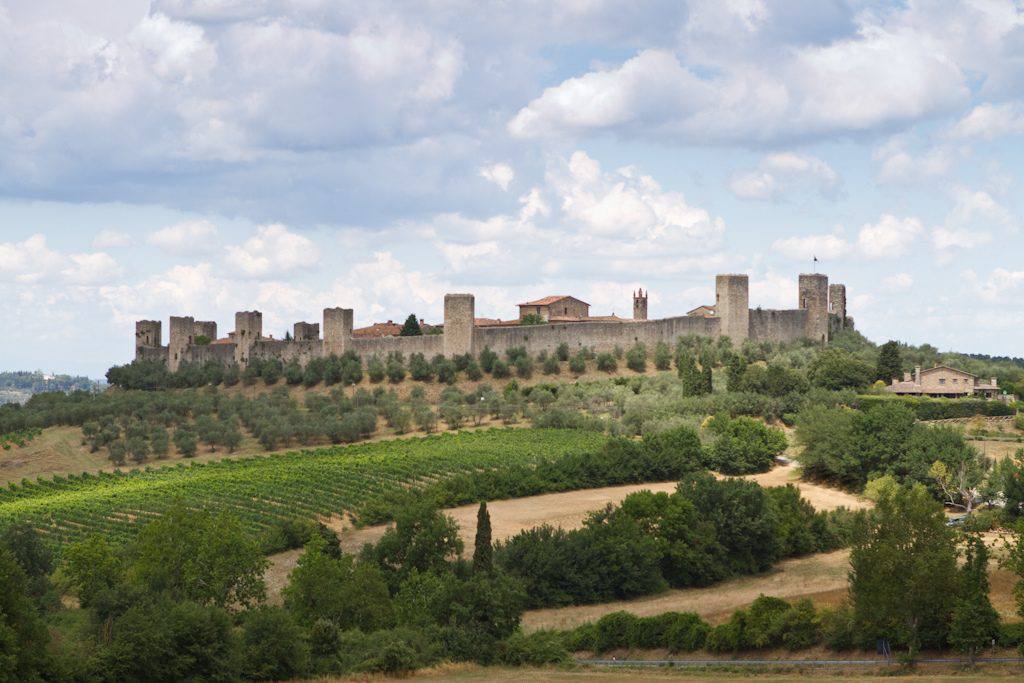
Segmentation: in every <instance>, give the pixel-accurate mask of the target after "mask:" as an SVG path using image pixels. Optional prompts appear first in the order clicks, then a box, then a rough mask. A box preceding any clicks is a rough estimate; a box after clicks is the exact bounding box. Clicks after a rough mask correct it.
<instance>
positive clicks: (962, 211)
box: [946, 187, 1017, 231]
mask: <svg viewBox="0 0 1024 683" xmlns="http://www.w3.org/2000/svg"><path fill="white" fill-rule="evenodd" d="M953 198H954V200H955V204H954V206H953V210H952V211H951V212H950V214H949V216H948V217H947V218H946V223H947V225H948V226H952V227H955V228H964V229H967V228H974V229H975V230H981V231H984V228H985V227H989V226H999V227H1002V228H1005V229H1007V230H1009V231H1015V230H1016V228H1017V225H1016V222H1015V221H1014V219H1013V216H1012V215H1011V214H1010V212H1009V211H1008V210H1007V209H1006V207H1004V206H1003V205H1002V204H1000V203H999V202H998V201H996V199H995V198H994V197H993V196H992V195H991V194H989V193H988V192H986V191H984V190H971V189H969V188H966V187H955V188H954V189H953Z"/></svg>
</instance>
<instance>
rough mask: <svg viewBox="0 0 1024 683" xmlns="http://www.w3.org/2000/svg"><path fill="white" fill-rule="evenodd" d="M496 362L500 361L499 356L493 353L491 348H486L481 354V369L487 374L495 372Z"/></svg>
mask: <svg viewBox="0 0 1024 683" xmlns="http://www.w3.org/2000/svg"><path fill="white" fill-rule="evenodd" d="M496 360H498V354H496V353H495V352H494V351H492V350H491V347H490V346H485V347H484V350H483V351H481V352H480V368H481V369H482V370H483V371H484V372H486V373H487V374H490V373H491V372H492V371H493V369H494V361H496Z"/></svg>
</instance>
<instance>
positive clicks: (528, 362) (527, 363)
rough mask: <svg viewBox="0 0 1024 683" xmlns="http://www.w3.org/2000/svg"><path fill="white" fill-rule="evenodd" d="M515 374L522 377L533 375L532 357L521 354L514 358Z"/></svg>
mask: <svg viewBox="0 0 1024 683" xmlns="http://www.w3.org/2000/svg"><path fill="white" fill-rule="evenodd" d="M515 365H516V375H517V376H518V377H521V378H522V379H530V378H531V377H533V359H532V358H530V357H529V356H528V355H525V354H524V355H521V356H519V357H517V358H516V360H515Z"/></svg>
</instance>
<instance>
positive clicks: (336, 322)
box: [323, 308, 352, 356]
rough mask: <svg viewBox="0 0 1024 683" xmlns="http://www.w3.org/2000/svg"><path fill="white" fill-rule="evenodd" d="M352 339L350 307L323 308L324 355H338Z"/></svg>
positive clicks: (346, 348)
mask: <svg viewBox="0 0 1024 683" xmlns="http://www.w3.org/2000/svg"><path fill="white" fill-rule="evenodd" d="M351 339H352V309H351V308H325V309H324V341H323V348H324V356H331V355H334V356H340V355H341V354H343V353H345V351H346V350H348V347H349V346H350V341H351Z"/></svg>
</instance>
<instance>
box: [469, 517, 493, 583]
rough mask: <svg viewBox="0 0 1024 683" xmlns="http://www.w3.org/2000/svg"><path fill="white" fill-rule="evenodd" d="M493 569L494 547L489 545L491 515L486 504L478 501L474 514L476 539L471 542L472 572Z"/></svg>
mask: <svg viewBox="0 0 1024 683" xmlns="http://www.w3.org/2000/svg"><path fill="white" fill-rule="evenodd" d="M493 568H494V546H493V545H491V514H490V513H489V512H488V511H487V503H486V502H484V501H480V508H479V509H478V510H477V512H476V539H475V540H474V542H473V571H474V572H489V571H491V570H492V569H493Z"/></svg>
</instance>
